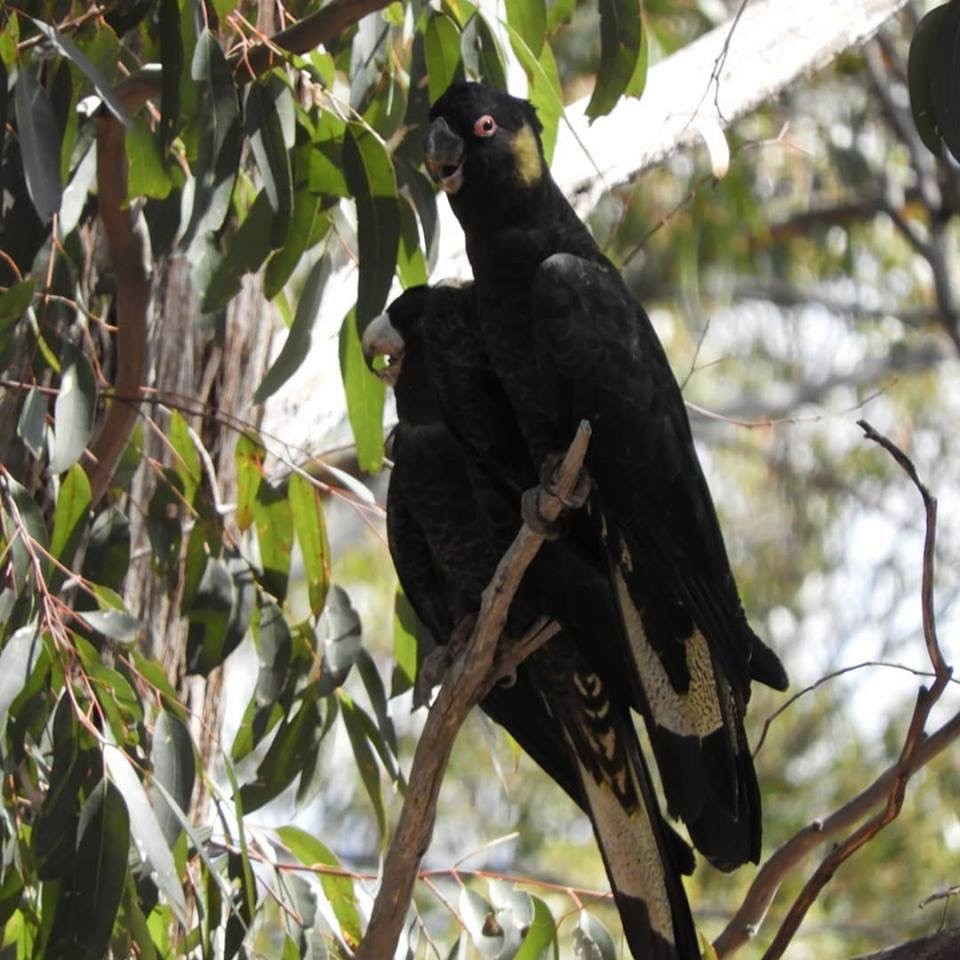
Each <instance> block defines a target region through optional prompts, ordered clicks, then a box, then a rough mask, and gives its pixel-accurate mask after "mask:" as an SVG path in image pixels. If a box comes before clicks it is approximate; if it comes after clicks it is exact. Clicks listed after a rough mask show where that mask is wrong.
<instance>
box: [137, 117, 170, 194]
mask: <svg viewBox="0 0 960 960" xmlns="http://www.w3.org/2000/svg"><path fill="white" fill-rule="evenodd" d="M126 150H127V167H128V174H127V199H128V200H135V199H136V198H137V197H154V198H156V199H157V200H163V199H164V198H165V197H167V196H169V195H170V191H171V190H172V189H173V181H172V180H171V179H170V175H169V174H168V173H167V170H166V167H165V166H164V165H163V159H162V157H161V153H160V145H159V144H158V142H157V139H156V137H155V136H154V134H153V131H152V130H151V129H150V127H149V125H148V124H147V121H146V120H144V118H143V117H135V118H134V120H133V123H132V125H131V128H130V129H129V130H128V131H127V136H126Z"/></svg>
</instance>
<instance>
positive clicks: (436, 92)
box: [423, 13, 460, 102]
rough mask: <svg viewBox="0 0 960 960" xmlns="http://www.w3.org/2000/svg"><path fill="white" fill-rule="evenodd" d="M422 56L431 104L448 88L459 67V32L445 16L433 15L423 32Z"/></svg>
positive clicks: (440, 14)
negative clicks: (425, 62) (425, 64)
mask: <svg viewBox="0 0 960 960" xmlns="http://www.w3.org/2000/svg"><path fill="white" fill-rule="evenodd" d="M423 54H424V57H425V58H426V61H427V75H428V83H429V92H430V100H431V102H432V101H434V100H438V99H439V98H440V96H441V94H442V93H443V92H444V90H446V89H447V87H449V86H450V84H451V83H452V82H453V80H454V78H455V77H456V75H457V68H458V67H459V66H460V31H459V30H458V29H457V25H456V24H455V23H454V22H453V21H452V20H451V19H450V18H449V17H448V16H446V15H445V14H442V13H435V14H434V15H433V16H431V17H430V19H429V20H428V21H427V27H426V29H425V30H424V31H423Z"/></svg>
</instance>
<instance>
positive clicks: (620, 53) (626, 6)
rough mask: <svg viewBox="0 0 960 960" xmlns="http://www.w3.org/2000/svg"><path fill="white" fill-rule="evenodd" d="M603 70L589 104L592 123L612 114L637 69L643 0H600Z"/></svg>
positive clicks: (601, 65)
mask: <svg viewBox="0 0 960 960" xmlns="http://www.w3.org/2000/svg"><path fill="white" fill-rule="evenodd" d="M599 2H600V69H599V70H598V71H597V82H596V84H595V86H594V88H593V95H592V96H591V97H590V102H589V103H588V104H587V111H586V112H587V116H588V117H589V118H590V119H591V120H596V118H597V117H602V116H605V115H606V114H608V113H609V112H610V111H611V110H612V109H613V107H614V106H615V105H616V102H617V100H619V99H620V95H621V94H622V93H623V92H624V91H625V90H626V89H627V86H628V85H629V84H630V82H631V80H632V79H633V77H634V72H635V71H636V69H637V61H638V59H639V57H640V49H641V45H642V41H643V22H642V20H641V18H640V0H599Z"/></svg>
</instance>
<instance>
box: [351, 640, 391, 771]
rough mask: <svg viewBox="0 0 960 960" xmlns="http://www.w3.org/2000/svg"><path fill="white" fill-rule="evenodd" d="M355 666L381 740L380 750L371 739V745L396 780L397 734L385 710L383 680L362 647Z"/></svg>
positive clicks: (385, 699)
mask: <svg viewBox="0 0 960 960" xmlns="http://www.w3.org/2000/svg"><path fill="white" fill-rule="evenodd" d="M356 664H357V672H358V673H359V674H360V679H361V680H362V681H363V688H364V690H366V691H367V696H368V697H369V698H370V706H372V707H373V712H374V715H375V716H376V718H377V730H378V731H379V734H380V736H381V737H382V739H383V744H382V748H381V746H379V745H378V744H377V743H376V741H375V739H374V738H372V737H371V743H373V744H374V746H376V747H377V752H378V753H379V754H380V759H381V760H382V761H383V765H384V766H385V767H386V768H387V770H388V771H389V773H390V776H391V777H393V778H394V779H396V778H397V776H398V772H399V768H398V767H397V763H396V758H397V754H398V752H399V751H398V749H397V734H396V731H395V730H394V728H393V720H391V719H390V713H389V711H388V709H387V691H386V689H385V688H384V686H383V680H382V679H381V678H380V671H379V670H377V665H376V664H375V663H374V662H373V657H371V656H370V654H369V653H367V651H366V650H364V649H363V648H362V647H361V649H360V651H359V652H358V654H357V660H356Z"/></svg>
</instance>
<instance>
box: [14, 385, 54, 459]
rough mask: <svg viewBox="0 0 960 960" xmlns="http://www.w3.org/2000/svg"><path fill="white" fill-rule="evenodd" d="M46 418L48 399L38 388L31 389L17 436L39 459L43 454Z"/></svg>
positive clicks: (21, 412)
mask: <svg viewBox="0 0 960 960" xmlns="http://www.w3.org/2000/svg"><path fill="white" fill-rule="evenodd" d="M46 417H47V398H46V397H45V396H44V395H43V394H42V393H41V392H40V390H38V389H37V387H31V388H30V390H29V392H28V393H27V399H26V400H24V401H23V409H22V410H21V411H20V419H19V421H17V436H18V437H19V438H20V439H21V440H22V441H23V442H24V444H25V445H26V447H27V449H28V450H29V451H30V452H31V453H32V454H33V455H34V456H35V457H37V458H39V457H40V456H41V455H42V454H43V449H44V438H45V434H46V426H47V419H46Z"/></svg>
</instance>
